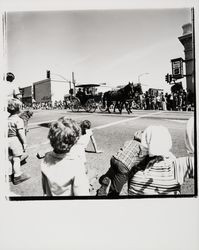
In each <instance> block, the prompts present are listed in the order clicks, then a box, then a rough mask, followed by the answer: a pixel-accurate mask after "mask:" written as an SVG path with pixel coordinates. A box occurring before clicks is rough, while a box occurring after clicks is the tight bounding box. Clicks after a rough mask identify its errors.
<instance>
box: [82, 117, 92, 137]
mask: <svg viewBox="0 0 199 250" xmlns="http://www.w3.org/2000/svg"><path fill="white" fill-rule="evenodd" d="M80 127H81V132H82V135H85V134H86V129H90V128H91V122H90V121H89V120H84V121H82V122H80Z"/></svg>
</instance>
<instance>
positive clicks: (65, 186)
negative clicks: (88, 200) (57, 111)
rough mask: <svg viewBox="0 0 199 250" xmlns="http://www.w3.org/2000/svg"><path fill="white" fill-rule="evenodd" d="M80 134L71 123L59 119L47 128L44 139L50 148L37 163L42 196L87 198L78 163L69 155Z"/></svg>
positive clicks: (77, 126) (84, 177)
mask: <svg viewBox="0 0 199 250" xmlns="http://www.w3.org/2000/svg"><path fill="white" fill-rule="evenodd" d="M80 134H81V131H80V126H79V125H78V124H77V123H76V122H75V121H74V120H72V119H68V118H66V117H62V118H60V119H59V120H57V121H56V122H53V123H52V124H51V127H50V130H49V134H48V138H49V140H50V144H51V146H52V148H53V150H52V151H50V152H48V153H46V154H45V157H44V159H43V160H42V163H41V172H42V186H43V192H44V195H46V196H88V195H89V184H88V178H87V176H86V174H85V171H84V164H83V162H82V161H81V159H80V158H79V157H78V156H77V155H76V154H73V153H72V152H71V149H72V148H73V147H74V145H76V143H77V141H78V139H79V137H80Z"/></svg>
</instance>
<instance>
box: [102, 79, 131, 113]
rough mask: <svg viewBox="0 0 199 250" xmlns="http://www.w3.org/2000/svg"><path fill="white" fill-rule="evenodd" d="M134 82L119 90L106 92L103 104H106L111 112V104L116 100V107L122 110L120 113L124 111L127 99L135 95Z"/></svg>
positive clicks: (107, 109)
mask: <svg viewBox="0 0 199 250" xmlns="http://www.w3.org/2000/svg"><path fill="white" fill-rule="evenodd" d="M133 86H134V85H133V83H130V82H129V83H128V84H127V85H126V86H124V87H123V88H120V89H118V90H109V91H107V92H105V93H104V95H103V100H102V101H103V106H104V107H105V106H106V111H108V112H109V113H111V112H110V109H109V108H110V106H111V104H113V102H115V105H114V109H115V108H116V107H117V108H118V109H119V111H120V114H121V113H122V107H123V105H124V104H125V105H126V103H125V102H126V100H127V99H128V98H129V97H130V96H132V95H133Z"/></svg>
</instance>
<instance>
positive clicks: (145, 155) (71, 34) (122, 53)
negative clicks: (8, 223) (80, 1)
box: [0, 0, 199, 250]
mask: <svg viewBox="0 0 199 250" xmlns="http://www.w3.org/2000/svg"><path fill="white" fill-rule="evenodd" d="M44 2H45V1H44ZM174 2H178V1H177V0H176V1H174ZM185 2H186V1H185ZM193 2H194V1H193ZM55 6H56V5H55ZM92 6H93V5H92ZM148 6H149V5H147V4H146V6H145V5H144V6H142V7H139V5H138V7H136V8H135V7H134V8H133V7H132V8H131V7H129V8H114V6H113V7H112V8H111V7H108V8H95V7H91V8H86V7H84V8H79V9H78V7H76V8H74V7H71V8H68V9H67V8H65V9H64V8H54V9H53V8H52V9H50V8H46V9H45V8H43V5H42V8H41V10H39V9H36V10H35V9H34V8H33V9H30V8H27V9H23V8H19V10H18V9H17V10H15V9H14V8H13V9H12V8H10V9H9V8H8V9H5V11H3V12H1V20H2V21H1V22H2V39H1V40H2V46H1V48H2V53H1V55H2V58H3V63H2V64H1V66H2V67H1V68H2V70H1V71H2V74H1V82H2V84H1V86H2V91H0V92H2V93H1V98H0V99H1V100H0V102H1V103H0V104H1V111H2V118H3V119H2V124H3V125H5V126H3V129H2V131H3V137H4V140H3V143H2V144H3V145H1V147H3V149H2V151H3V155H2V156H1V161H2V162H3V164H2V169H1V175H2V176H3V178H2V180H3V181H2V183H1V186H2V187H3V188H2V190H1V196H3V199H4V201H3V202H5V203H7V204H8V206H9V207H12V206H15V205H16V204H18V206H20V207H22V208H23V210H25V207H26V206H27V207H29V205H30V206H31V204H33V206H35V205H36V206H38V207H37V208H38V210H40V209H41V211H43V210H44V206H46V209H47V210H48V208H50V210H51V207H50V206H51V204H53V206H57V207H58V211H59V209H60V210H61V212H64V213H65V212H66V214H67V216H69V211H70V212H72V211H73V208H77V207H76V206H78V209H79V210H80V211H79V210H78V213H77V214H78V218H80V221H83V222H85V220H86V218H87V217H86V216H88V214H89V215H90V216H92V218H95V219H96V218H97V219H96V220H97V221H98V222H99V221H101V219H100V218H102V224H104V225H100V227H99V228H101V230H102V231H103V228H106V230H107V235H106V236H105V239H106V240H107V242H108V245H107V248H108V249H134V248H133V245H127V242H125V243H122V242H121V243H119V244H118V245H117V246H115V244H114V246H111V245H110V244H111V241H110V239H111V238H112V237H113V235H112V234H111V233H110V235H108V234H109V229H108V227H109V224H110V223H112V224H113V225H115V226H114V228H115V231H116V233H114V235H115V236H116V237H115V238H117V237H118V236H119V235H120V233H119V232H120V230H123V229H121V228H120V227H119V225H118V224H119V223H121V227H124V225H125V224H124V223H125V220H126V219H124V220H122V215H125V216H127V218H128V217H129V216H135V217H136V216H137V215H135V214H138V216H137V218H135V225H137V228H138V230H142V229H141V228H142V227H143V226H141V224H139V223H138V221H139V220H141V218H142V215H141V214H143V212H140V214H139V211H141V210H142V211H143V210H144V211H145V210H146V214H145V215H144V217H145V218H147V220H148V221H150V223H148V224H147V225H149V224H153V223H157V222H158V221H159V224H160V225H159V224H158V226H160V227H161V226H163V225H161V224H163V221H164V222H165V221H166V220H167V219H166V217H165V214H166V207H168V209H169V210H168V211H169V212H170V213H171V218H173V217H175V215H174V214H175V213H176V214H178V211H179V214H180V213H183V212H182V211H184V210H185V209H186V205H187V206H188V207H189V208H190V205H191V202H194V201H195V203H196V201H197V202H198V160H197V157H198V155H197V145H198V142H197V109H198V108H197V79H198V77H197V68H198V65H197V64H198V60H197V52H198V42H197V39H196V38H198V36H197V27H198V26H197V21H198V6H197V5H195V4H190V5H188V4H185V5H180V4H177V5H176V6H175V5H174V6H168V7H164V6H161V5H160V6H158V7H157V6H154V7H153V6H150V7H148ZM4 142H5V143H4ZM185 201H186V205H185V206H183V208H182V207H180V206H179V209H178V207H176V208H173V209H174V211H175V212H174V213H173V212H172V206H173V207H175V205H174V204H176V203H177V202H178V204H183V202H185ZM76 202H77V203H76ZM195 203H194V204H195ZM59 204H62V205H63V207H59ZM77 204H78V205H77ZM86 204H87V205H88V206H92V208H94V207H95V206H108V207H109V206H111V207H109V208H110V209H109V212H110V210H111V211H114V212H115V216H114V218H115V219H116V220H115V219H113V218H112V217H113V216H111V215H110V217H109V216H107V214H105V217H104V215H103V214H102V212H101V211H102V210H103V211H104V210H105V209H104V208H103V209H102V210H100V207H98V209H97V212H96V213H95V216H94V211H93V214H92V212H91V213H89V212H88V211H89V210H88V211H87V209H86ZM144 204H148V205H149V204H150V205H149V206H150V208H149V207H148V205H147V206H146V207H145V208H144V207H143V206H144ZM156 204H159V205H160V207H162V206H163V204H164V206H165V210H164V213H162V214H161V213H160V211H158V212H157V213H156V212H154V214H153V213H152V214H153V215H152V217H155V216H156V218H154V220H153V219H152V217H151V218H150V214H151V213H149V214H148V215H147V210H148V209H149V211H151V210H152V209H153V208H154V207H156ZM168 204H169V205H168ZM40 205H41V206H40ZM68 205H69V207H68V209H69V210H68V211H67V209H66V208H67V206H68ZM128 206H129V208H128V209H127V211H132V214H126V213H125V209H124V208H125V207H128ZM116 207H117V208H118V209H117V210H118V211H116V210H115V209H116ZM130 207H132V210H130ZM197 207H198V203H197V205H195V206H194V208H193V211H192V212H193V213H194V212H195V210H196V208H197ZM140 208H142V209H141V210H140ZM181 208H182V210H181ZM64 209H65V210H64ZM134 209H135V211H136V212H135V211H134ZM33 210H34V209H33ZM63 210H64V211H63ZM98 210H99V211H98ZM157 210H158V209H157ZM74 211H75V210H74ZM85 211H86V213H85ZM91 211H92V210H91ZM162 211H163V210H162ZM187 212H188V214H184V213H183V214H182V216H180V215H179V216H178V217H175V218H176V223H174V224H175V227H174V228H175V230H176V228H178V227H179V228H180V227H182V225H183V223H184V221H186V222H187V220H188V217H189V216H190V214H191V211H189V210H187ZM58 213H59V212H58ZM84 213H85V216H84ZM80 214H81V216H80ZM110 214H111V213H110ZM98 215H99V216H98ZM118 215H119V216H118ZM15 216H16V218H17V221H18V219H19V217H18V216H19V215H18V214H17V213H16V215H15V214H12V217H13V218H15ZM22 216H25V217H26V216H27V215H25V214H24V213H22ZM106 216H107V218H106ZM139 216H140V217H139ZM50 217H51V219H52V221H54V217H53V216H52V214H50ZM69 217H70V216H69ZM83 217H84V218H83ZM88 217H89V216H88ZM120 217H121V218H120ZM168 217H170V216H168ZM139 218H140V219H139ZM180 218H182V220H181V219H180ZM37 219H39V218H38V216H37ZM95 219H94V220H93V219H92V225H93V224H95V223H94V221H95ZM196 219H197V220H198V219H199V218H198V216H197V218H196ZM31 220H33V217H32V219H31ZM41 220H42V217H41ZM120 220H121V221H120ZM147 220H146V221H147ZM44 221H45V219H44ZM66 221H67V220H66ZM80 221H79V222H75V223H76V224H74V228H73V227H72V230H73V231H76V229H75V228H77V227H78V225H79V223H80V224H81V222H80ZM160 221H162V223H160ZM116 222H117V223H116ZM172 222H173V220H172ZM26 223H27V224H28V220H27V221H26ZM44 223H45V222H44ZM70 223H71V222H70ZM130 223H131V226H128V228H127V229H126V230H130V228H131V227H133V220H132V221H131V222H130ZM181 223H182V224H181ZM71 224H72V223H71ZM143 224H145V223H144V221H142V225H143ZM55 225H58V222H56V223H55ZM113 225H112V226H113ZM188 225H189V226H190V222H188V224H187V226H186V225H185V228H184V229H183V230H184V231H182V236H184V235H185V234H186V235H187V231H189V230H191V229H189V226H188ZM197 225H198V221H197V223H195V224H194V226H193V229H194V230H195V229H196V227H197ZM150 226H151V225H150ZM38 227H39V224H38ZM167 227H168V228H167ZM80 228H82V226H81V227H80ZM166 228H167V230H169V226H168V225H166V226H165V228H164V229H162V230H163V232H164V233H165V232H166ZM197 228H199V227H197ZM6 230H8V229H6ZM61 230H63V228H62V229H61ZM89 230H91V231H92V233H91V235H95V230H94V231H93V230H92V229H91V228H89ZM134 230H135V231H137V229H134ZM143 230H144V233H146V231H147V230H148V229H147V227H146V228H145V227H144V229H143ZM151 230H154V229H153V228H152V229H151ZM156 230H157V228H156V229H155V231H156ZM8 231H9V230H8ZM11 231H12V232H13V230H11ZM53 231H54V230H53ZM77 231H80V229H79V230H77ZM173 231H174V230H173ZM97 232H98V234H99V230H97ZM14 234H15V232H14ZM84 234H86V232H84V233H83V234H82V235H81V233H80V235H81V236H80V239H81V241H82V239H83V238H82V237H83V235H84ZM136 234H137V232H136ZM159 234H160V232H159ZM195 234H197V232H196V231H194V234H193V235H192V236H191V238H192V239H194V240H195V238H194V237H195ZM17 235H18V233H17ZM37 235H39V233H37ZM49 235H50V236H51V237H52V235H53V234H52V233H49ZM61 235H62V234H61ZM130 235H131V233H130V231H128V233H127V235H126V236H127V237H128V238H129V237H130ZM146 235H147V234H146ZM151 235H152V232H150V233H149V235H148V236H146V239H148V240H149V241H151V242H153V241H152V239H151V238H150V237H151ZM78 236H79V235H78ZM78 236H77V238H78ZM109 236H110V237H109ZM39 237H40V236H39ZM154 237H155V236H154ZM172 237H174V238H175V236H172ZM187 237H189V236H188V235H187ZM14 238H17V237H14ZM96 238H97V236H96V235H95V236H94V237H93V238H92V237H89V239H91V241H92V239H93V241H94V239H96ZM99 238H100V236H99ZM178 238H180V237H179V235H178ZM182 238H183V237H182ZM75 239H76V233H75V234H74V235H73V240H75ZM140 240H141V238H140ZM116 241H117V240H116ZM138 241H139V240H136V243H138ZM25 242H26V244H25V246H26V247H27V240H25ZM69 242H70V243H71V242H72V238H71V239H70V240H69ZM174 242H175V243H174V245H173V248H172V246H171V244H169V245H168V248H167V247H166V245H165V246H164V243H162V244H163V248H162V249H166V250H167V249H176V250H177V249H181V248H178V247H179V246H180V240H176V241H174ZM183 242H186V244H184V248H182V249H185V246H186V247H187V246H190V247H193V249H194V250H195V249H197V247H196V245H197V244H196V241H193V242H192V243H190V245H189V243H188V241H186V239H185V238H183ZM128 243H129V242H128ZM60 244H61V242H60V241H59V244H58V245H56V244H55V243H54V244H53V245H52V246H51V248H50V247H49V246H48V247H49V248H48V247H47V248H43V247H42V246H44V243H43V241H42V244H41V245H40V246H39V247H40V248H31V249H66V248H65V247H64V245H63V246H62V247H61V245H60ZM76 244H77V243H76ZM77 245H78V244H77ZM160 245H161V244H160V243H159V242H158V243H157V246H156V247H155V246H154V245H153V244H152V243H151V244H149V246H148V248H147V246H146V247H141V246H140V247H137V248H136V246H135V249H140V250H141V249H160V248H159V247H160ZM25 246H23V247H25ZM58 246H59V247H58ZM78 246H79V245H78ZM18 247H19V246H18ZM89 247H91V245H89V246H88V245H86V244H85V245H82V248H78V247H74V248H73V247H72V246H71V247H70V245H69V246H68V248H67V249H84V248H85V249H91V248H89ZM164 247H165V248H164ZM16 248H17V246H16ZM101 248H102V243H100V244H99V245H98V246H97V247H96V248H95V246H93V245H92V249H101ZM104 248H105V249H106V247H104ZM5 249H14V248H5ZM21 249H25V248H21ZM190 249H191V248H190Z"/></svg>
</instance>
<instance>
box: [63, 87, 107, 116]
mask: <svg viewBox="0 0 199 250" xmlns="http://www.w3.org/2000/svg"><path fill="white" fill-rule="evenodd" d="M99 86H100V85H99V84H79V85H76V86H75V88H76V91H75V94H74V95H69V96H67V101H68V106H69V108H70V109H71V110H72V111H73V112H78V111H79V110H81V109H83V110H85V111H87V112H90V113H92V112H95V110H96V109H97V107H98V105H99V103H100V102H101V99H102V93H97V87H99Z"/></svg>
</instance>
